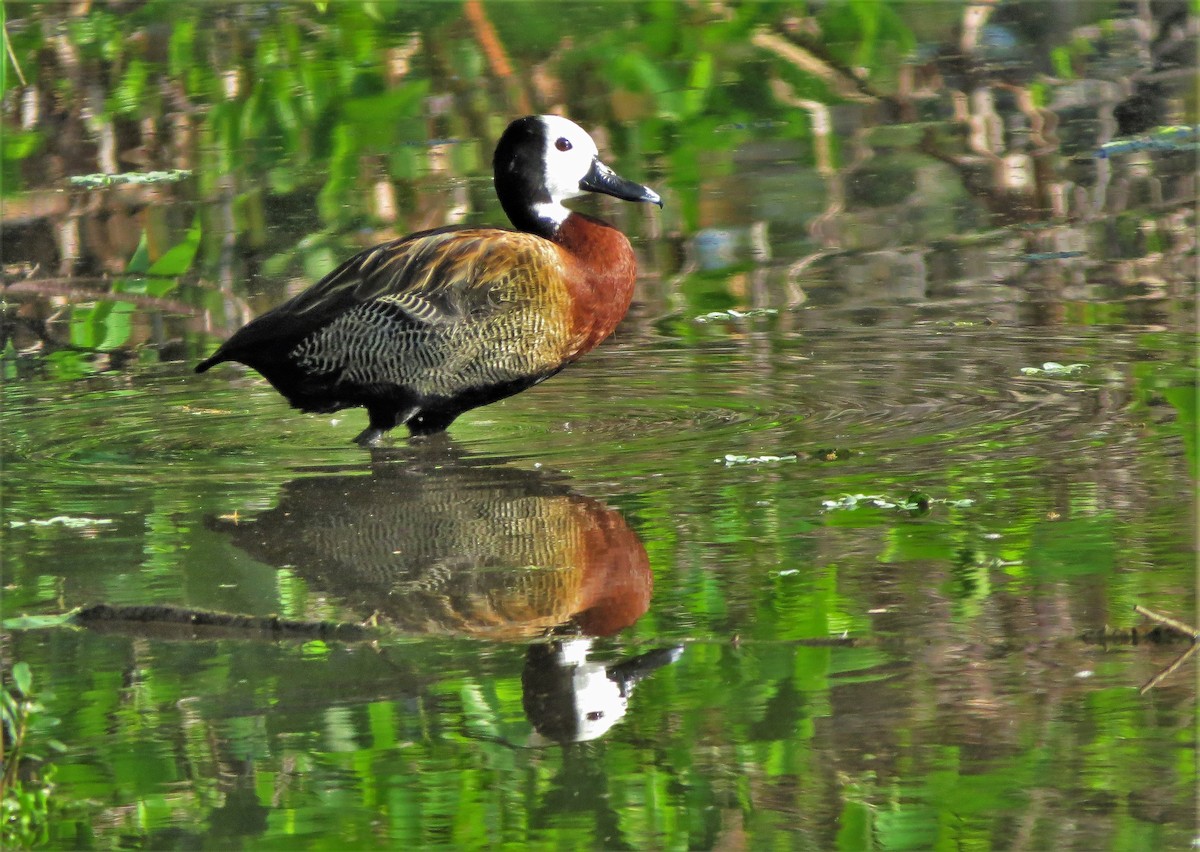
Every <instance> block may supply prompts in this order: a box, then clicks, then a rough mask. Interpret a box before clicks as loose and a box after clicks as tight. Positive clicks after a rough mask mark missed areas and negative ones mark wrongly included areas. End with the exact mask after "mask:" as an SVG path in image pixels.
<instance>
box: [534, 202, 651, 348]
mask: <svg viewBox="0 0 1200 852" xmlns="http://www.w3.org/2000/svg"><path fill="white" fill-rule="evenodd" d="M550 239H551V240H552V241H554V242H555V243H557V244H558V245H560V246H562V247H563V248H564V249H565V250H566V251H567V252H568V253H569V254H570V255H571V257H572V259H573V260H574V261H575V262H576V263H578V264H579V268H580V271H581V272H583V273H584V274H583V275H582V276H579V277H578V278H577V279H576V283H575V284H574V286H573V292H572V297H573V303H574V308H575V310H574V313H575V319H576V328H579V329H581V330H582V329H586V336H587V341H586V343H585V347H586V348H585V349H584V350H583V351H587V349H590V348H591V347H592V346H595V345H596V344H597V343H599V342H600V341H601V340H603V339H604V338H606V337H608V335H610V334H611V333H612V331H613V329H614V328H616V327H617V323H619V322H620V321H621V319H622V318H623V317H624V316H625V312H626V311H628V310H629V303H630V302H631V301H632V300H633V285H634V282H635V281H636V280H637V259H636V257H635V256H634V254H633V247H632V246H631V245H630V244H629V240H627V239H626V238H625V235H624V234H622V233H621V232H620V231H618V230H617V229H616V228H614V227H612V226H611V225H609V224H607V223H605V222H602V221H600V220H599V219H593V218H592V217H591V216H585V215H583V214H582V213H572V214H571V215H570V216H568V217H567V218H566V220H564V221H563V223H562V225H560V226H559V227H558V230H557V231H555V233H554V235H553V236H551V237H550Z"/></svg>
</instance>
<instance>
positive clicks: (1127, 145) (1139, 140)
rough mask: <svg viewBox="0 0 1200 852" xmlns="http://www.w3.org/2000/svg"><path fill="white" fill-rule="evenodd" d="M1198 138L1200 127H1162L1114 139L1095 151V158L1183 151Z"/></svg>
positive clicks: (1189, 147) (1190, 148)
mask: <svg viewBox="0 0 1200 852" xmlns="http://www.w3.org/2000/svg"><path fill="white" fill-rule="evenodd" d="M1198 137H1200V125H1191V126H1189V125H1179V126H1175V127H1162V128H1159V129H1158V130H1156V131H1155V132H1154V133H1150V134H1147V135H1145V136H1136V137H1134V138H1132V139H1115V140H1113V141H1112V142H1106V143H1105V144H1103V145H1101V146H1100V147H1099V148H1097V149H1096V156H1097V157H1098V158H1099V159H1101V160H1104V159H1107V158H1109V157H1112V156H1114V155H1117V154H1132V153H1133V152H1135V151H1184V150H1192V149H1194V148H1195V147H1196V146H1195V145H1193V144H1188V143H1189V142H1192V141H1193V140H1195V139H1196V138H1198Z"/></svg>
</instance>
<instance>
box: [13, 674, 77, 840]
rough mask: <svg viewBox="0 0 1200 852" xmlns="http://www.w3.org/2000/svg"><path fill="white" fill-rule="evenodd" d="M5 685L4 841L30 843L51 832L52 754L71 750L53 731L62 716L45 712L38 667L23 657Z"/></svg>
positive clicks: (45, 838) (47, 835) (46, 837)
mask: <svg viewBox="0 0 1200 852" xmlns="http://www.w3.org/2000/svg"><path fill="white" fill-rule="evenodd" d="M8 674H9V679H10V680H11V685H5V686H4V687H3V688H0V728H2V731H0V733H2V735H3V737H2V739H0V746H2V747H0V766H2V767H3V768H2V770H0V843H2V844H3V845H4V846H5V847H6V848H12V847H21V848H28V847H32V846H35V845H41V844H43V843H45V842H46V841H47V840H48V839H49V837H50V820H51V811H52V810H53V809H54V805H52V802H51V798H50V797H51V794H52V793H53V791H54V781H53V778H54V766H53V765H52V764H49V763H47V762H46V758H47V754H43V753H42V749H47V750H49V751H53V752H60V753H61V752H63V751H66V746H64V745H63V744H62V743H61V742H59V741H58V740H56V739H54V738H53V737H52V736H50V735H49V731H50V729H52V728H53V727H54V726H55V725H57V724H58V723H59V720H58V719H56V718H54V717H53V716H50V715H48V714H47V713H46V708H45V707H44V706H43V705H42V703H41V701H39V700H38V699H37V698H36V696H35V693H34V690H33V672H32V671H31V670H30V668H29V664H28V663H26V662H24V661H21V662H18V663H16V664H14V665H13V666H12V669H11V670H10V671H9V672H8Z"/></svg>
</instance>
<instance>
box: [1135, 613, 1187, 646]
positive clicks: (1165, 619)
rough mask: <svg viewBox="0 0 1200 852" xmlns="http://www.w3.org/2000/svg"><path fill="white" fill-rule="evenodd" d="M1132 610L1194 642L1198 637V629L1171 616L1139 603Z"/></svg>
mask: <svg viewBox="0 0 1200 852" xmlns="http://www.w3.org/2000/svg"><path fill="white" fill-rule="evenodd" d="M1133 611H1134V612H1136V613H1137V614H1138V615H1144V616H1145V617H1146V618H1148V619H1150V620H1151V621H1157V622H1158V623H1159V624H1162V625H1164V626H1166V627H1169V628H1171V629H1172V630H1174V631H1176V632H1177V633H1182V634H1183V635H1184V636H1187V637H1189V638H1190V639H1191V640H1192V641H1193V642H1195V641H1196V640H1197V639H1200V630H1197V629H1196V628H1195V627H1193V626H1192V625H1190V624H1185V623H1184V622H1182V621H1177V620H1176V619H1174V618H1171V617H1170V616H1169V615H1163V614H1162V613H1161V612H1155V611H1154V610H1152V609H1147V608H1146V607H1144V606H1141V605H1140V604H1139V605H1136V606H1134V608H1133Z"/></svg>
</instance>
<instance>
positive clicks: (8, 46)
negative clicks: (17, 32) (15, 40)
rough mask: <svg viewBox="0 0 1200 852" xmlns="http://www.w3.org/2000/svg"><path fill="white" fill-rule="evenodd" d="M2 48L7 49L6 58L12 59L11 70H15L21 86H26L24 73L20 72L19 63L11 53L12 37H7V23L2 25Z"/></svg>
mask: <svg viewBox="0 0 1200 852" xmlns="http://www.w3.org/2000/svg"><path fill="white" fill-rule="evenodd" d="M4 49H5V50H6V51H8V58H9V59H11V60H12V64H13V70H14V71H16V72H17V79H18V80H20V81H21V85H22V86H28V85H29V84H28V83H26V82H25V75H24V74H22V73H21V63H20V62H18V61H17V55H16V54H15V53H13V48H12V39H10V38H9V37H8V24H7V23H5V25H4Z"/></svg>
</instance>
